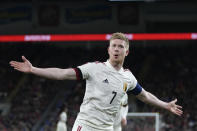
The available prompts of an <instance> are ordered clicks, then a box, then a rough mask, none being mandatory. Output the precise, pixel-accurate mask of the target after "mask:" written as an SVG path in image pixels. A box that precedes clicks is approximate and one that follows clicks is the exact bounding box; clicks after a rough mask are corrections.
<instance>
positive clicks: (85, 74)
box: [77, 63, 93, 79]
mask: <svg viewBox="0 0 197 131" xmlns="http://www.w3.org/2000/svg"><path fill="white" fill-rule="evenodd" d="M77 68H78V69H80V71H81V74H82V78H83V79H88V78H89V77H90V73H91V71H92V70H93V63H86V64H84V65H81V66H78V67H77Z"/></svg>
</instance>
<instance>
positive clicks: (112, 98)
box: [110, 91, 117, 104]
mask: <svg viewBox="0 0 197 131" xmlns="http://www.w3.org/2000/svg"><path fill="white" fill-rule="evenodd" d="M112 94H114V96H113V97H112V99H111V101H110V104H111V103H112V102H113V100H114V98H115V97H116V94H117V92H115V91H113V92H112Z"/></svg>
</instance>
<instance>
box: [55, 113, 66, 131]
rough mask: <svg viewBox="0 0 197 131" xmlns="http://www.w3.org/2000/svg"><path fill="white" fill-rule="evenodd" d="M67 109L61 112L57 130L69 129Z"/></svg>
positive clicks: (64, 130)
mask: <svg viewBox="0 0 197 131" xmlns="http://www.w3.org/2000/svg"><path fill="white" fill-rule="evenodd" d="M66 112H67V109H65V110H64V111H62V112H61V114H60V119H59V121H58V123H57V129H56V131H67V126H66V121H67V113H66Z"/></svg>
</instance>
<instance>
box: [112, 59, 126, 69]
mask: <svg viewBox="0 0 197 131" xmlns="http://www.w3.org/2000/svg"><path fill="white" fill-rule="evenodd" d="M109 63H110V64H111V65H112V66H113V67H114V68H115V69H116V70H117V71H119V70H120V69H121V68H122V66H123V62H117V61H112V60H109Z"/></svg>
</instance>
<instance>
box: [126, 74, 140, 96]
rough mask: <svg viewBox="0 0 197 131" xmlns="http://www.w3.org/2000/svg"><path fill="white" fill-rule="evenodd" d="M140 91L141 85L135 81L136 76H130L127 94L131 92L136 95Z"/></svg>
mask: <svg viewBox="0 0 197 131" xmlns="http://www.w3.org/2000/svg"><path fill="white" fill-rule="evenodd" d="M141 91H142V87H141V86H140V84H139V83H138V82H137V80H136V78H135V77H134V76H133V74H132V76H131V85H130V87H129V89H128V94H130V93H131V94H133V95H138V94H140V93H141Z"/></svg>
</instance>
